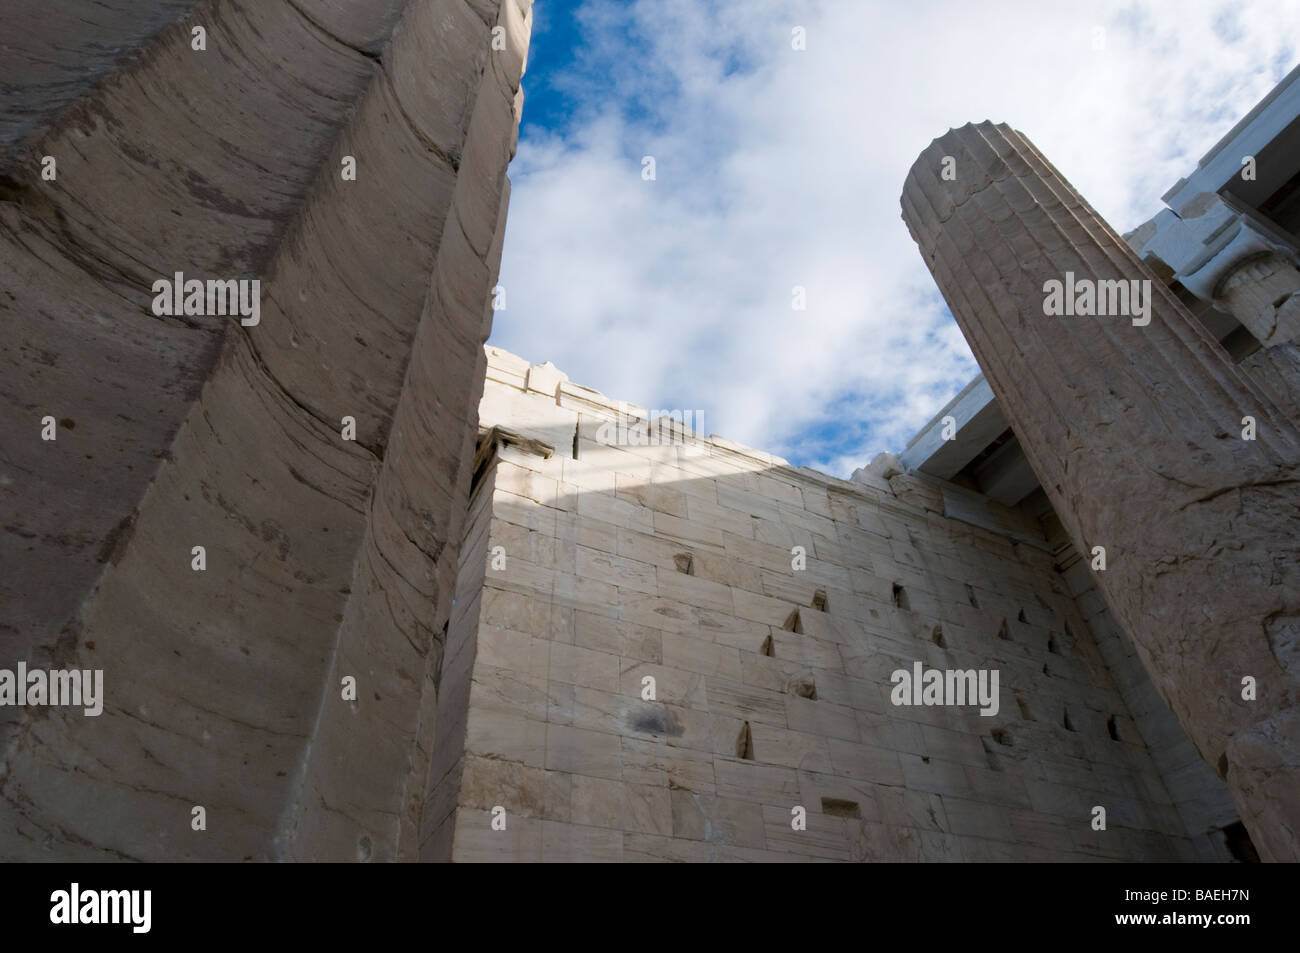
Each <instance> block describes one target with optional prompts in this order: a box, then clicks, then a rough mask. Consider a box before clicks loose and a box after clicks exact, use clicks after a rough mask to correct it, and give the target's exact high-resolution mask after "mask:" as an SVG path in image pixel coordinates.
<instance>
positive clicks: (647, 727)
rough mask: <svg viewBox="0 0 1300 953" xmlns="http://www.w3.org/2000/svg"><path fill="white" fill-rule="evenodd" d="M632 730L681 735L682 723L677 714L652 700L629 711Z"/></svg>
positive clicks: (671, 735)
mask: <svg viewBox="0 0 1300 953" xmlns="http://www.w3.org/2000/svg"><path fill="white" fill-rule="evenodd" d="M630 721H631V726H632V730H633V731H636V732H639V733H641V734H647V735H667V736H668V737H670V738H680V737H681V736H682V731H683V729H682V725H681V722H679V721H678V720H677V715H676V714H675V713H674V712H673V710H672V709H671V708H668V707H667V706H666V705H663V704H658V703H654V702H650V703H647V704H645V705H643V706H641V708H640V710H638V711H633V712H631V717H630Z"/></svg>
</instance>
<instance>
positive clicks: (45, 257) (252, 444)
mask: <svg viewBox="0 0 1300 953" xmlns="http://www.w3.org/2000/svg"><path fill="white" fill-rule="evenodd" d="M42 6H43V7H50V6H53V7H55V8H58V9H56V10H54V11H52V12H51V17H52V18H53V19H58V18H59V17H60V16H64V15H65V14H66V12H67V11H66V10H63V9H62V8H70V7H73V6H79V5H78V4H70V3H69V4H53V5H50V4H42ZM185 6H187V5H180V4H165V3H156V4H153V5H152V6H150V5H147V4H143V3H135V4H125V3H123V4H119V5H118V7H120V8H121V9H120V10H119V12H120V13H121V15H122V19H121V24H127V21H128V20H130V21H131V23H132V24H133V25H131V27H130V29H129V30H127V29H126V26H125V25H124V26H122V31H123V32H122V37H123V38H122V41H121V42H122V43H123V44H124V45H130V44H135V46H136V47H137V49H135V50H134V52H130V51H128V52H129V55H127V54H126V53H124V54H123V56H124V57H125V58H122V59H119V58H113V57H107V58H105V57H98V58H96V57H94V56H91V57H89V58H87V60H86V68H87V70H91V71H92V72H93V71H94V70H98V72H96V73H95V75H94V76H91V75H90V73H87V74H86V75H85V76H82V77H81V78H80V79H79V80H78V83H79V85H78V84H72V85H64V86H60V87H59V88H60V89H61V90H63V91H64V93H66V98H67V102H66V103H64V104H62V105H60V106H59V108H57V109H54V108H50V109H44V111H42V109H38V108H37V106H38V105H39V104H40V103H46V104H55V105H58V103H57V102H56V98H50V97H49V95H47V94H48V88H49V86H50V84H51V83H55V82H56V80H55V79H50V78H49V77H47V76H46V75H45V74H43V73H42V74H39V75H38V74H32V73H26V72H23V70H22V69H21V68H20V67H21V64H19V65H16V66H14V69H15V70H16V71H17V72H16V75H17V76H18V79H17V80H16V82H18V83H20V84H21V83H23V82H24V81H28V80H30V82H29V84H28V86H27V87H25V88H24V89H17V90H14V89H7V91H6V95H9V96H10V97H11V98H12V99H13V100H14V101H15V102H20V103H23V104H26V105H25V106H24V107H23V109H21V110H17V111H16V112H15V115H18V116H20V118H22V123H20V124H19V125H18V126H15V127H12V128H7V129H6V130H5V133H6V136H7V137H8V138H7V140H6V141H7V142H8V143H9V144H10V145H12V146H13V149H14V151H13V153H12V154H11V157H10V159H9V160H7V161H8V165H7V166H6V168H5V169H4V170H3V173H4V179H3V182H2V183H0V184H3V193H2V194H0V199H2V201H0V287H3V288H4V289H5V291H6V292H7V293H6V294H4V295H0V321H3V323H4V324H5V327H6V328H7V329H10V331H11V333H9V334H7V335H6V337H5V340H4V342H3V345H2V346H3V348H4V352H3V358H2V360H3V362H4V370H3V373H0V381H3V384H0V402H3V403H2V405H0V431H2V432H0V446H3V448H4V457H3V459H2V460H0V470H2V472H3V475H4V479H3V480H2V481H0V493H3V503H2V504H0V505H2V506H3V510H4V516H5V518H4V521H3V523H4V536H3V554H2V558H3V563H2V566H0V570H2V571H0V585H3V587H4V588H3V591H0V606H3V610H2V611H3V617H2V618H0V657H3V658H4V659H5V660H6V661H7V662H8V661H10V660H13V659H17V658H27V659H29V660H33V659H34V660H38V661H39V659H40V658H46V659H48V658H50V657H54V658H55V659H57V660H58V662H59V663H60V664H66V665H75V666H78V667H95V668H102V669H104V671H105V683H106V688H107V694H108V701H107V705H106V710H105V713H104V714H103V715H102V716H101V717H99V718H85V717H83V716H81V715H79V714H78V715H75V716H74V715H69V714H68V713H67V712H66V711H63V710H59V709H46V710H28V711H21V710H17V709H6V710H5V712H4V715H5V717H6V719H7V721H6V734H5V736H4V744H3V748H2V749H0V758H2V760H0V799H2V800H0V856H4V857H6V858H29V859H40V858H51V857H64V858H103V857H124V858H139V859H227V860H240V859H245V858H254V859H266V858H277V857H286V858H287V857H295V858H296V857H302V858H307V857H313V858H341V859H351V858H356V857H358V856H366V857H373V858H375V859H385V858H394V857H399V856H407V857H409V856H414V852H415V850H416V844H415V837H414V832H415V829H416V827H417V826H418V811H419V807H420V804H419V793H422V788H423V783H424V775H425V770H426V769H425V765H424V759H423V758H422V756H421V755H420V754H419V752H420V750H421V745H422V742H421V741H420V739H421V738H422V737H423V736H424V735H425V734H426V733H428V732H429V731H430V730H431V725H430V724H429V723H428V718H427V715H428V713H429V712H430V711H431V710H432V705H433V699H432V698H431V697H426V696H428V695H431V692H430V679H431V672H432V670H433V667H434V665H435V663H436V661H437V658H438V657H439V653H440V634H441V631H442V627H443V624H444V622H445V620H446V619H447V616H448V612H449V610H450V604H449V598H448V596H449V593H450V586H451V576H452V570H453V568H454V565H455V560H456V549H457V546H458V542H459V538H460V521H462V520H463V519H464V512H465V502H466V496H467V490H468V479H469V475H468V473H467V472H466V471H465V470H464V466H463V465H462V463H461V461H462V460H463V459H464V454H465V450H466V448H467V447H469V448H472V445H473V438H474V432H475V427H476V421H475V415H476V406H477V401H478V395H479V393H480V391H481V388H482V372H481V364H482V353H481V345H482V342H483V341H484V340H485V339H486V336H487V333H488V324H489V321H490V316H491V315H490V310H489V308H488V302H489V291H490V289H491V287H492V285H493V284H494V282H495V275H496V269H497V264H498V261H499V255H500V242H501V233H502V229H503V227H504V222H505V204H506V196H507V194H508V183H507V181H506V177H505V173H506V166H507V164H508V162H509V160H510V157H511V156H512V155H513V151H514V146H515V137H516V126H517V121H518V115H519V109H520V107H521V103H522V99H521V95H520V93H519V82H520V75H521V73H522V69H523V61H524V57H525V54H526V49H527V43H528V34H529V29H530V26H531V13H530V7H531V4H530V2H529V0H500V2H487V0H480V2H475V3H466V2H464V0H410V2H406V3H400V2H395V0H294V2H288V0H276V2H268V0H257V2H253V0H213V2H207V0H205V2H201V3H198V4H192V5H188V6H189V7H191V9H189V10H188V16H186V17H183V18H182V19H180V20H179V21H178V22H175V23H172V24H171V25H167V23H168V22H169V21H170V20H174V19H176V17H177V16H179V15H180V14H183V13H184V12H185V11H184V10H180V13H178V12H177V9H178V8H181V7H185ZM174 8H177V9H174ZM115 9H116V8H115ZM24 11H26V12H24ZM29 13H30V11H27V8H26V7H25V6H24V5H21V4H20V5H18V6H16V7H7V8H6V10H5V12H4V13H3V15H2V16H3V20H2V21H0V32H4V34H5V36H6V42H9V43H17V44H20V45H24V49H26V50H27V52H26V53H25V54H24V55H26V56H31V57H39V56H40V55H41V53H40V50H41V44H47V43H49V42H52V41H51V40H50V37H49V35H47V34H45V33H43V32H41V31H39V30H37V31H34V32H31V33H19V32H10V31H9V30H8V29H7V27H8V26H10V25H15V24H16V23H17V20H16V19H14V18H22V17H27V16H28V15H29ZM104 15H105V16H108V13H105V14H104ZM193 25H204V26H205V27H206V29H207V49H206V51H203V52H199V51H195V50H193V49H192V47H191V42H190V39H191V33H190V30H191V27H192V26H193ZM496 26H500V27H502V29H503V30H504V36H505V39H506V42H505V48H504V49H503V50H493V49H492V48H491V30H492V28H493V27H496ZM154 27H157V29H154ZM97 28H98V27H97V26H96V25H95V24H93V23H92V24H87V25H86V26H85V31H84V35H83V34H78V33H74V34H73V35H72V36H71V38H70V39H68V44H69V50H74V49H76V48H77V44H78V43H80V44H82V45H85V44H92V43H93V42H94V40H93V37H94V36H96V34H95V33H94V31H95V29H97ZM15 29H16V26H15ZM18 37H25V41H22V40H19V39H18ZM60 42H62V41H60ZM68 55H69V56H70V57H71V56H72V53H69V54H68ZM13 62H15V63H17V61H16V60H15V61H13ZM9 63H10V61H9V60H8V59H6V67H8V66H9ZM60 95H63V93H60ZM47 154H49V155H54V156H56V157H57V158H58V163H59V164H58V178H57V180H55V181H53V182H46V181H43V180H41V178H40V175H39V171H40V168H39V157H40V156H42V155H47ZM345 155H351V156H355V157H356V160H357V177H356V181H344V180H343V179H342V177H341V175H340V171H341V162H342V157H343V156H345ZM174 271H183V272H185V273H186V275H187V276H192V277H201V278H208V277H220V278H234V277H245V276H246V277H257V278H260V280H261V282H262V312H261V323H260V324H259V325H258V326H256V327H249V328H244V327H241V326H239V324H238V322H237V321H235V320H232V319H229V318H227V319H222V318H215V317H191V318H159V317H155V316H154V315H153V314H152V312H151V310H150V302H151V299H152V295H151V290H150V289H151V283H152V282H153V281H154V280H155V279H156V278H158V277H164V276H170V275H171V274H172V273H173V272H174ZM47 413H48V414H51V415H53V416H55V417H56V418H60V419H67V420H70V421H72V424H71V425H70V426H67V427H61V428H60V433H59V439H58V440H57V441H56V442H54V443H43V442H42V441H41V440H40V439H39V432H40V418H41V417H42V416H43V415H45V414H47ZM344 416H352V417H355V419H356V423H357V435H356V440H355V441H354V442H353V441H345V440H343V439H342V438H341V418H343V417H344ZM195 545H203V546H205V547H206V549H207V569H206V571H204V572H195V571H193V570H192V569H191V556H190V551H191V547H192V546H195ZM345 674H348V675H353V676H355V677H356V678H357V681H358V686H359V691H358V698H357V702H356V704H355V705H350V704H349V703H348V702H345V701H342V700H340V690H339V683H340V679H341V677H342V676H343V675H345ZM412 779H414V780H413V781H412ZM412 791H415V792H419V793H417V794H416V795H414V796H413V795H412V793H411V792H412ZM195 805H202V806H204V807H205V808H206V811H207V831H206V832H195V831H192V830H191V824H190V818H191V808H192V807H193V806H195Z"/></svg>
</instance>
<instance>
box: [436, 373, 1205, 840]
mask: <svg viewBox="0 0 1300 953" xmlns="http://www.w3.org/2000/svg"><path fill="white" fill-rule="evenodd" d="M488 353H489V363H488V383H487V390H486V392H485V394H484V398H483V402H482V404H481V406H480V429H481V431H483V430H485V429H486V428H493V427H495V428H499V431H498V433H499V432H500V431H509V432H511V433H513V434H514V439H513V440H507V441H503V442H502V443H501V449H500V450H499V452H498V453H496V454H495V455H494V456H493V457H492V458H491V459H493V460H494V461H495V462H494V464H492V465H491V467H490V468H488V469H487V471H486V473H485V475H484V476H482V477H481V479H480V482H479V490H478V493H479V498H478V502H477V503H476V506H477V507H479V509H476V511H475V520H474V521H473V529H471V530H470V533H469V535H470V536H471V537H473V539H474V540H476V542H475V543H474V544H473V545H471V544H469V543H467V544H466V546H465V550H464V552H465V558H466V562H465V563H464V564H463V565H462V567H461V573H462V580H464V584H463V585H462V586H461V587H460V589H459V594H458V612H459V609H460V606H461V603H462V601H473V602H474V603H475V604H474V605H473V606H472V607H471V606H466V610H465V612H464V614H463V615H458V616H457V619H456V620H455V622H454V625H453V631H452V632H451V634H450V636H449V640H450V642H449V644H451V645H455V646H456V650H455V651H456V652H458V653H459V654H458V655H456V656H455V658H456V663H455V665H454V666H453V665H452V664H451V662H450V660H451V658H452V657H453V655H452V654H451V651H449V664H448V667H447V668H445V669H444V672H443V683H442V694H441V697H442V699H443V700H444V702H445V703H450V701H451V699H453V698H457V699H463V700H464V701H463V704H465V705H466V706H467V707H466V708H465V709H464V710H463V714H460V715H459V717H460V718H462V719H463V721H464V725H465V727H464V738H463V742H461V740H460V738H459V736H458V737H457V738H455V739H453V740H450V741H448V742H447V743H448V745H449V746H450V747H449V751H448V752H447V753H446V757H445V758H444V760H443V761H442V763H441V764H439V765H438V766H437V771H436V772H435V773H436V774H437V776H436V777H432V778H431V785H432V787H433V789H434V790H436V791H439V792H440V794H439V797H435V798H432V799H431V802H430V803H431V804H433V803H438V804H439V807H438V809H437V811H436V812H435V813H436V814H437V817H436V818H433V819H431V820H432V824H431V826H430V828H429V830H428V834H429V836H428V838H427V839H426V844H427V845H428V847H427V853H426V856H428V857H430V858H431V859H445V858H452V859H456V860H574V859H582V860H669V859H671V860H811V859H831V860H970V861H979V860H1012V859H1016V860H1049V859H1051V860H1060V859H1071V860H1098V859H1113V860H1189V859H1195V858H1196V856H1197V851H1196V849H1195V848H1194V847H1193V844H1192V842H1191V840H1190V839H1189V835H1188V831H1187V829H1186V827H1185V825H1184V821H1183V819H1182V818H1181V816H1180V815H1179V812H1178V810H1177V809H1176V808H1175V806H1174V801H1173V798H1172V797H1171V795H1170V792H1169V791H1168V790H1167V788H1166V786H1165V784H1164V783H1163V782H1162V779H1161V777H1160V774H1159V771H1158V769H1157V767H1156V764H1155V762H1154V761H1153V759H1152V757H1151V753H1150V752H1149V751H1148V749H1147V747H1146V745H1145V743H1144V742H1143V740H1142V737H1141V734H1140V733H1139V731H1138V730H1137V728H1136V726H1135V725H1134V722H1133V720H1132V716H1131V714H1130V712H1129V711H1128V710H1127V709H1126V707H1125V704H1124V701H1123V699H1122V697H1121V695H1120V693H1119V691H1118V690H1117V688H1116V685H1115V683H1114V681H1113V680H1112V678H1111V676H1110V673H1109V672H1108V670H1107V668H1106V666H1105V664H1104V662H1103V661H1102V658H1101V655H1100V653H1099V651H1098V648H1097V645H1096V644H1095V642H1094V639H1093V636H1092V634H1091V632H1090V631H1089V629H1088V627H1087V625H1086V623H1085V622H1084V619H1083V616H1082V614H1081V613H1080V611H1079V607H1078V606H1077V605H1076V603H1075V602H1074V600H1073V599H1072V598H1071V597H1070V595H1069V593H1068V590H1067V588H1066V586H1065V585H1064V583H1063V580H1062V579H1061V578H1060V576H1059V575H1058V573H1057V572H1056V570H1055V568H1054V560H1053V557H1052V554H1051V552H1050V547H1049V546H1048V545H1047V543H1046V542H1045V541H1040V542H1039V543H1038V544H1034V542H1033V541H1022V542H1019V543H1013V542H1012V541H1011V539H1010V538H1009V537H1008V536H1006V535H1003V534H999V533H996V532H993V531H990V530H987V529H982V528H979V527H975V526H972V525H970V524H969V523H965V522H962V521H959V520H955V519H950V518H947V517H945V516H943V515H942V512H943V503H942V498H941V494H940V493H939V492H938V490H937V489H935V488H934V487H933V486H930V485H928V484H927V483H925V482H924V481H920V480H916V479H914V478H912V477H909V476H907V475H900V476H896V477H894V479H893V480H892V481H885V480H883V479H879V478H871V477H864V479H867V480H869V481H871V482H870V483H869V484H864V483H859V482H853V483H850V482H845V481H841V480H836V479H834V478H831V477H827V476H824V475H822V474H818V473H815V472H813V471H810V470H806V469H802V468H792V467H790V466H789V465H787V464H786V463H785V462H784V461H782V460H780V459H778V458H775V457H772V456H770V455H768V454H765V453H762V452H760V451H755V450H750V449H748V448H744V447H740V446H738V445H736V444H733V443H731V442H730V441H727V440H724V439H722V438H718V437H713V438H708V439H704V438H702V437H701V438H697V437H695V436H693V435H684V434H683V435H681V436H680V438H679V439H680V440H681V441H682V442H680V443H677V444H672V443H667V442H666V441H667V440H669V439H670V437H669V435H668V434H665V435H663V439H664V441H665V443H662V444H661V445H658V446H611V445H606V444H605V443H603V442H602V440H601V439H600V438H601V436H602V434H601V431H600V428H601V425H602V423H604V422H606V421H609V420H613V419H614V418H615V416H616V413H617V406H618V405H616V404H614V403H613V402H611V401H609V400H607V399H606V398H604V397H603V396H602V395H600V394H598V393H596V392H594V391H591V390H589V389H586V388H582V387H578V386H575V385H573V384H571V383H570V382H568V381H567V379H565V378H564V375H562V374H559V373H558V372H556V371H555V369H554V368H552V367H550V366H549V365H536V366H532V367H530V366H529V365H528V363H527V362H526V361H523V360H521V359H519V358H517V357H515V356H513V355H510V354H507V353H505V352H502V351H500V350H497V349H494V348H489V349H488ZM641 413H642V414H644V411H641ZM676 432H678V433H679V434H680V431H676ZM575 435H576V440H575ZM493 439H494V440H495V439H496V438H493ZM1026 522H1028V521H1026ZM1023 526H1024V524H1021V527H1020V528H1021V529H1022V530H1023ZM796 546H802V547H804V548H805V550H806V553H807V564H806V569H804V570H802V571H796V570H794V569H792V555H791V553H792V548H793V547H796ZM496 547H500V549H499V550H498V549H495V548H496ZM494 551H495V555H496V556H498V557H502V556H503V557H504V562H502V561H501V560H500V559H497V560H496V561H495V562H494V559H493V556H494ZM480 577H482V578H483V584H482V588H481V590H480V589H479V584H478V580H479V578H480ZM818 607H820V608H818ZM918 660H919V661H921V662H923V663H925V665H926V666H927V667H937V668H945V669H947V668H961V669H967V668H975V669H979V668H989V667H995V668H997V669H998V670H999V671H1000V710H999V711H998V713H997V715H996V716H994V717H985V716H981V715H980V714H979V713H978V712H977V710H976V709H975V708H954V707H903V706H894V705H893V704H891V701H890V691H891V688H892V685H891V682H890V675H891V673H892V672H893V671H894V670H895V669H900V668H902V669H908V670H910V669H911V667H912V665H913V662H915V661H918ZM647 676H649V677H652V678H653V679H654V684H655V690H656V699H655V700H654V701H647V700H643V697H642V693H643V688H644V682H643V680H644V679H645V678H646V677H647ZM453 717H456V715H455V714H453V713H451V712H444V711H440V712H439V718H440V723H441V724H442V725H444V726H445V725H447V724H449V722H450V720H451V718H453ZM440 743H442V739H440ZM796 806H802V807H803V808H805V809H806V812H807V829H806V830H802V831H796V830H794V829H792V813H791V812H792V809H793V808H795V807H796ZM1094 806H1103V807H1105V808H1106V811H1107V828H1106V830H1105V831H1097V830H1094V829H1093V827H1092V825H1091V821H1092V817H1093V815H1092V809H1093V807H1094ZM495 807H501V808H504V810H505V821H506V826H505V830H504V831H502V830H494V829H493V827H492V818H493V815H492V810H493V808H495ZM427 820H428V818H427ZM435 828H436V829H435Z"/></svg>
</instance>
